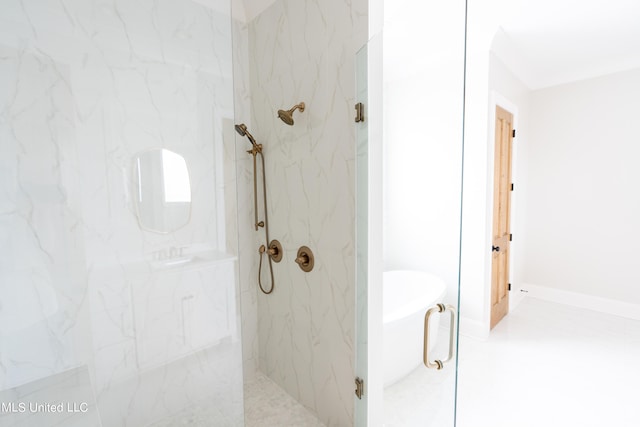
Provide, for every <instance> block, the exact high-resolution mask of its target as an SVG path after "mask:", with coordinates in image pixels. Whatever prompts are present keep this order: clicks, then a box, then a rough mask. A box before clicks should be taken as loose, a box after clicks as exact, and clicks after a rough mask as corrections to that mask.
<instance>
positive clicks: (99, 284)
mask: <svg viewBox="0 0 640 427" xmlns="http://www.w3.org/2000/svg"><path fill="white" fill-rule="evenodd" d="M204 4H205V3H204V2H192V1H179V0H167V1H162V2H157V1H151V0H136V1H115V2H113V1H100V0H98V1H94V2H86V1H84V0H65V1H50V0H35V1H29V2H23V1H18V0H7V1H3V2H2V4H1V5H0V243H1V245H2V246H1V248H0V403H1V404H2V411H0V425H3V426H13V425H38V426H53V425H56V426H143V425H145V426H146V425H154V426H161V425H162V426H164V425H167V426H168V425H177V424H182V423H186V422H193V423H198V422H200V423H204V422H206V423H211V424H213V425H242V423H243V409H242V357H241V348H240V331H239V322H238V320H237V319H238V315H239V313H238V312H237V309H236V307H237V292H236V287H237V284H236V282H237V279H236V278H237V261H236V255H237V250H238V247H237V246H238V245H237V232H236V230H237V227H236V202H235V200H236V193H235V180H234V178H235V158H234V153H235V150H234V147H233V144H234V140H233V138H231V139H225V138H224V137H223V135H232V134H233V132H229V129H227V128H229V127H230V126H232V123H233V120H232V111H233V105H232V102H233V97H232V89H231V88H232V82H231V79H232V72H231V62H232V59H231V19H230V10H229V3H228V2H227V1H222V0H220V1H217V0H216V1H212V2H207V3H206V5H207V6H204ZM141 206H144V210H143V211H142V210H141ZM141 212H143V213H141Z"/></svg>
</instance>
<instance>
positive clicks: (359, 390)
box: [356, 377, 364, 399]
mask: <svg viewBox="0 0 640 427" xmlns="http://www.w3.org/2000/svg"><path fill="white" fill-rule="evenodd" d="M363 394H364V380H363V379H362V378H360V377H356V396H358V399H362V395H363Z"/></svg>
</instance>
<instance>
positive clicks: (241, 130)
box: [235, 123, 258, 147]
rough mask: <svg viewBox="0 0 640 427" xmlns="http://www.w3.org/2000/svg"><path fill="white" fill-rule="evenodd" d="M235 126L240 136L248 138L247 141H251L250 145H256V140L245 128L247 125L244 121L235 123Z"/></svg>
mask: <svg viewBox="0 0 640 427" xmlns="http://www.w3.org/2000/svg"><path fill="white" fill-rule="evenodd" d="M235 128H236V132H238V133H239V134H240V136H246V137H247V138H249V141H251V145H253V146H254V147H255V146H256V145H258V143H257V142H256V140H255V139H254V138H253V136H252V135H251V134H250V133H249V131H248V130H247V125H245V124H244V123H240V124H239V125H236V126H235Z"/></svg>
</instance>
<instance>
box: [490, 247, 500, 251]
mask: <svg viewBox="0 0 640 427" xmlns="http://www.w3.org/2000/svg"><path fill="white" fill-rule="evenodd" d="M491 252H500V246H491Z"/></svg>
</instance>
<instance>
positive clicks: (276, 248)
mask: <svg viewBox="0 0 640 427" xmlns="http://www.w3.org/2000/svg"><path fill="white" fill-rule="evenodd" d="M235 128H236V132H238V134H239V135H241V136H246V137H247V139H249V142H251V150H248V151H247V153H249V154H251V155H252V156H253V212H254V218H255V220H254V227H255V229H256V230H258V228H264V233H265V237H266V241H267V242H269V220H268V218H267V180H266V176H265V171H264V154H262V144H258V143H257V142H256V140H255V138H254V137H253V135H251V133H249V131H248V130H247V126H246V125H245V124H244V123H240V124H238V125H235ZM258 154H260V160H261V163H262V196H263V197H262V200H263V208H264V221H260V220H258V178H257V174H258V172H257V169H258V167H257V164H256V162H257V161H256V157H257V156H258ZM258 252H259V253H260V264H259V266H258V286H259V287H260V290H261V291H262V293H264V294H267V295H268V294H270V293H271V292H273V288H274V286H275V281H274V279H273V264H272V263H271V261H272V260H274V261H276V262H279V261H280V260H281V259H282V252H283V251H282V245H280V242H278V241H277V240H273V241H271V243H269V249H268V250H267V248H266V247H265V245H261V246H260V248H259V249H258ZM265 252H267V255H268V259H269V275H270V276H271V287H270V288H269V290H266V289H265V288H264V287H263V286H262V255H263V254H264V253H265ZM276 258H277V260H276Z"/></svg>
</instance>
